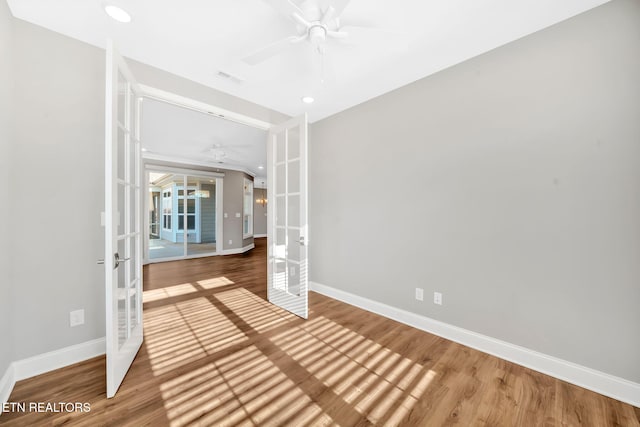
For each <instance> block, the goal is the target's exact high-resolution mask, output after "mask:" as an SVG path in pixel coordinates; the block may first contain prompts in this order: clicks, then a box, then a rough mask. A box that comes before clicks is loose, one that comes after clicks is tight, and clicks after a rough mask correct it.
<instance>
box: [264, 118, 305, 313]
mask: <svg viewBox="0 0 640 427" xmlns="http://www.w3.org/2000/svg"><path fill="white" fill-rule="evenodd" d="M306 138H307V124H306V117H304V116H302V117H298V118H295V119H292V120H290V121H289V122H287V123H285V124H283V125H280V126H277V127H275V128H273V129H271V131H270V133H269V142H268V164H269V179H270V180H271V182H272V183H273V184H272V185H271V186H270V187H269V193H270V195H269V197H268V199H269V200H270V201H271V200H273V203H270V204H269V214H268V218H269V222H268V230H267V234H268V239H269V262H268V269H269V271H268V281H269V283H268V287H267V289H268V298H269V301H271V302H273V303H274V304H276V305H279V306H280V307H283V308H285V309H287V310H289V311H291V312H292V313H295V314H297V315H299V316H301V317H304V318H306V317H307V309H308V304H307V287H308V273H307V241H306V238H307V209H306V203H307V198H306V197H307V194H306V192H307V176H306V166H307V158H306V145H307V139H306Z"/></svg>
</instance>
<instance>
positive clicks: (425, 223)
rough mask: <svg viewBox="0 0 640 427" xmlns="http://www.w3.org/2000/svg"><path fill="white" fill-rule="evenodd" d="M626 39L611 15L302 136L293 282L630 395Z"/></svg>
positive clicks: (632, 228) (637, 331) (632, 138)
mask: <svg viewBox="0 0 640 427" xmlns="http://www.w3.org/2000/svg"><path fill="white" fill-rule="evenodd" d="M639 22H640V2H638V1H637V0H614V1H613V2H611V3H608V4H605V5H604V6H601V7H599V8H597V9H594V10H592V11H589V12H587V13H584V14H582V15H580V16H577V17H575V18H573V19H571V20H568V21H565V22H563V23H560V24H558V25H556V26H554V27H552V28H549V29H546V30H543V31H541V32H538V33H536V34H534V35H531V36H529V37H526V38H523V39H520V40H518V41H516V42H513V43H510V44H508V45H506V46H503V47H501V48H498V49H496V50H494V51H491V52H489V53H486V54H484V55H482V56H480V57H477V58H474V59H472V60H469V61H467V62H465V63H462V64H459V65H457V66H455V67H452V68H450V69H447V70H445V71H443V72H440V73H438V74H436V75H433V76H431V77H428V78H425V79H423V80H420V81H418V82H415V83H413V84H411V85H408V86H406V87H403V88H400V89H398V90H396V91H393V92H391V93H388V94H385V95H383V96H381V97H379V98H377V99H373V100H371V101H369V102H366V103H364V104H362V105H359V106H357V107H354V108H352V109H350V110H347V111H345V112H342V113H339V114H337V115H335V116H333V117H330V118H327V119H325V120H322V121H320V122H317V123H315V124H313V125H312V126H311V134H310V144H309V152H310V154H309V173H310V177H309V186H310V230H311V235H312V238H311V239H310V256H311V259H310V266H311V267H310V273H311V280H313V281H316V282H319V283H322V284H325V285H328V286H333V287H335V288H338V289H341V290H344V291H348V292H351V293H354V294H357V295H361V296H364V297H367V298H370V299H373V300H376V301H381V302H384V303H387V304H390V305H392V306H395V307H399V308H402V309H405V310H409V311H412V312H415V313H419V314H422V315H425V316H428V317H431V318H434V319H437V320H440V321H443V322H446V323H449V324H452V325H456V326H460V327H463V328H466V329H470V330H472V331H476V332H479V333H482V334H486V335H489V336H491V337H495V338H498V339H501V340H505V341H508V342H511V343H514V344H518V345H521V346H524V347H527V348H530V349H533V350H537V351H540V352H543V353H546V354H549V355H552V356H556V357H560V358H562V359H565V360H569V361H572V362H575V363H578V364H580V365H584V366H588V367H591V368H594V369H597V370H600V371H604V372H607V373H610V374H613V375H617V376H620V377H623V378H626V379H628V380H631V381H635V382H640V363H638V361H639V360H640V340H638V337H640V309H639V306H640V285H639V284H640V262H639V260H640V55H639V52H640V25H638V23H639ZM372 183H375V185H371V184H372ZM416 287H422V288H424V290H425V301H424V302H418V301H416V300H415V299H414V288H416ZM434 291H440V292H442V293H443V301H444V305H443V306H436V305H434V304H433V303H432V302H431V301H432V297H431V295H433V292H434Z"/></svg>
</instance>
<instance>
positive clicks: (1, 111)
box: [0, 0, 14, 378]
mask: <svg viewBox="0 0 640 427" xmlns="http://www.w3.org/2000/svg"><path fill="white" fill-rule="evenodd" d="M0 64H2V65H1V66H0V200H2V204H1V206H2V208H1V209H0V236H4V239H3V240H4V243H3V244H2V245H0V337H2V345H0V378H2V376H3V375H4V373H5V371H6V370H7V368H8V367H9V364H10V363H11V362H12V361H13V350H14V342H13V340H14V338H13V331H12V329H11V317H12V307H13V304H12V300H13V297H12V286H11V273H10V270H9V269H10V267H11V263H10V262H9V256H10V254H11V243H12V240H11V235H10V234H9V232H10V230H11V229H12V227H11V223H10V221H11V219H10V217H9V212H10V210H9V209H7V208H6V207H7V206H8V205H9V204H10V200H11V197H10V194H9V188H10V182H9V177H10V172H9V171H10V169H9V168H10V167H11V162H9V156H10V152H9V150H10V142H11V141H12V139H13V135H12V132H11V131H12V128H13V126H12V122H13V108H12V105H11V103H12V101H13V88H12V86H13V85H12V83H13V73H12V70H13V18H12V16H11V12H9V7H8V6H7V3H6V2H5V0H0Z"/></svg>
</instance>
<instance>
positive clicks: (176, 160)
mask: <svg viewBox="0 0 640 427" xmlns="http://www.w3.org/2000/svg"><path fill="white" fill-rule="evenodd" d="M142 158H143V159H144V160H155V161H161V162H171V163H180V164H183V165H192V166H205V167H208V168H211V169H226V170H232V171H238V172H244V173H246V174H247V175H251V176H252V177H255V176H256V173H255V172H251V171H250V170H249V169H247V168H245V167H243V166H236V165H232V164H230V163H214V162H205V161H202V160H193V159H185V158H182V157H177V156H168V155H164V154H157V153H151V152H149V151H146V152H145V153H143V154H142ZM156 166H157V165H156ZM158 167H161V166H158ZM198 172H203V173H206V172H205V171H198ZM219 173H222V172H219Z"/></svg>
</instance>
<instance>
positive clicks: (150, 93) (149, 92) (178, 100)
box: [139, 84, 271, 130]
mask: <svg viewBox="0 0 640 427" xmlns="http://www.w3.org/2000/svg"><path fill="white" fill-rule="evenodd" d="M139 87H140V89H141V90H142V95H143V96H145V97H147V98H153V99H156V100H159V101H164V102H167V103H169V104H173V105H177V106H180V107H184V108H189V109H191V110H195V111H199V112H202V113H205V114H210V115H212V116H217V117H221V118H223V119H227V120H231V121H234V122H237V123H242V124H245V125H249V126H253V127H255V128H258V129H262V130H267V129H269V128H270V127H271V123H268V122H265V121H262V120H259V119H254V118H253V117H248V116H245V115H244V114H238V113H236V112H234V111H230V110H225V109H224V108H220V107H216V106H214V105H211V104H207V103H205V102H201V101H196V100H195V99H191V98H187V97H184V96H181V95H177V94H175V93H171V92H167V91H164V90H161V89H156V88H153V87H150V86H146V85H142V84H141V85H139Z"/></svg>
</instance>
